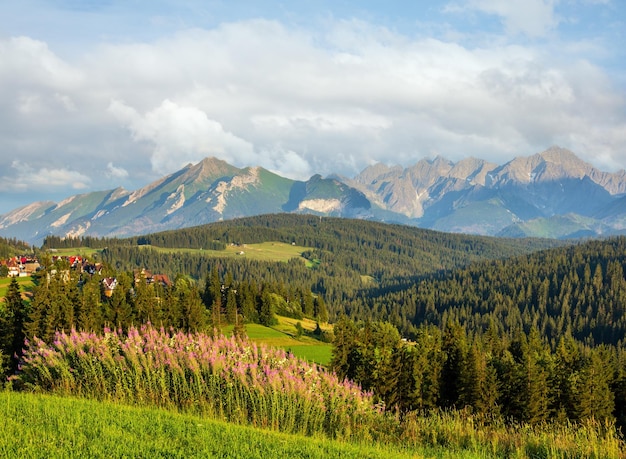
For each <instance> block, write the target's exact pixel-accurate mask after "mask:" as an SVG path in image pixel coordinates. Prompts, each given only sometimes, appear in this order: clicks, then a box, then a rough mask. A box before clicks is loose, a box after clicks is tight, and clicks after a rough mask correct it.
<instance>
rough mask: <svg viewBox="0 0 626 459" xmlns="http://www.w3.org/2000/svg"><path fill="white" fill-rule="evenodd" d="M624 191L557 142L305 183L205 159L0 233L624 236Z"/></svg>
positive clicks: (25, 215)
mask: <svg viewBox="0 0 626 459" xmlns="http://www.w3.org/2000/svg"><path fill="white" fill-rule="evenodd" d="M625 196H626V172H625V171H623V170H622V171H619V172H617V173H608V172H602V171H600V170H598V169H596V168H594V167H593V166H591V165H590V164H588V163H586V162H584V161H582V160H580V159H579V158H578V157H576V155H575V154H574V153H572V152H571V151H569V150H566V149H563V148H559V147H552V148H550V149H548V150H546V151H544V152H543V153H539V154H536V155H532V156H528V157H518V158H515V159H513V160H511V161H509V162H508V163H506V164H503V165H497V164H494V163H491V162H488V161H485V160H482V159H478V158H466V159H464V160H462V161H459V162H457V163H454V162H452V161H449V160H447V159H445V158H441V157H437V158H435V159H431V160H430V159H422V160H420V161H418V162H417V163H416V164H414V165H412V166H410V167H406V168H402V167H400V166H393V167H390V166H387V165H383V164H375V165H372V166H369V167H367V168H366V169H364V170H363V171H362V172H361V173H360V174H358V175H357V176H356V177H354V178H353V179H348V178H345V177H337V176H331V177H328V178H323V177H321V176H320V175H314V176H312V177H311V178H310V179H309V180H307V181H297V180H291V179H288V178H285V177H281V176H279V175H277V174H275V173H273V172H270V171H268V170H266V169H263V168H261V167H246V168H243V169H239V168H237V167H234V166H232V165H230V164H228V163H226V162H224V161H221V160H219V159H216V158H206V159H204V160H203V161H200V162H199V163H198V164H195V165H194V164H189V165H187V166H186V167H184V168H183V169H181V170H179V171H178V172H175V173H173V174H171V175H168V176H166V177H163V178H162V179H160V180H157V181H155V182H153V183H151V184H149V185H147V186H145V187H143V188H141V189H139V190H136V191H133V192H129V191H126V190H124V189H122V188H117V189H114V190H108V191H100V192H94V193H87V194H82V195H76V196H71V197H69V198H68V199H66V200H65V201H63V202H61V203H58V204H56V203H53V202H49V201H44V202H38V203H33V204H30V205H28V206H24V207H21V208H19V209H16V210H14V211H12V212H9V213H7V214H5V215H1V216H0V236H5V237H16V238H19V239H22V240H25V241H28V242H31V243H37V242H41V241H42V240H43V238H44V237H45V236H46V235H48V234H54V235H58V236H62V237H65V236H80V235H93V236H131V235H137V234H145V233H149V232H155V231H163V230H169V229H176V228H182V227H187V226H193V225H199V224H203V223H210V222H215V221H219V220H224V219H232V218H237V217H245V216H252V215H260V214H266V213H279V212H293V213H311V214H315V215H329V216H342V217H352V218H361V219H363V218H365V219H373V220H380V221H386V222H395V223H403V224H410V225H416V226H420V227H422V228H429V229H437V230H441V231H449V232H460V233H471V234H482V235H516V236H522V235H524V236H540V237H544V236H546V235H550V237H556V238H564V237H578V236H581V235H584V236H597V235H606V234H620V233H624V232H626V210H625V209H626V201H624V199H626V198H625Z"/></svg>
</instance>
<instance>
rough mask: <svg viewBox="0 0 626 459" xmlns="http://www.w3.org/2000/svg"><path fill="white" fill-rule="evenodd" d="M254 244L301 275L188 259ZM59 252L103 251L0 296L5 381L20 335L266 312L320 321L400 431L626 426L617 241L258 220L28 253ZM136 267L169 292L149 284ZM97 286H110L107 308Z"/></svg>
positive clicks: (267, 316)
mask: <svg viewBox="0 0 626 459" xmlns="http://www.w3.org/2000/svg"><path fill="white" fill-rule="evenodd" d="M268 241H276V242H286V243H289V244H291V243H293V244H297V245H298V246H301V247H304V252H303V253H302V258H304V259H305V260H303V259H297V258H296V259H292V260H290V261H288V262H269V261H259V260H252V259H246V258H245V257H241V258H233V257H225V256H224V257H220V256H219V252H211V254H210V255H209V254H205V253H203V252H202V251H209V250H211V251H219V250H223V249H224V248H225V247H226V246H228V245H230V244H254V243H260V242H268ZM68 247H70V248H71V247H76V248H78V247H92V248H97V249H99V252H98V253H99V255H98V256H99V257H100V260H101V261H102V263H103V269H102V271H101V272H100V273H98V274H85V273H84V272H83V273H81V272H79V271H78V270H73V269H71V267H70V266H69V265H68V264H67V262H66V261H63V260H56V261H54V262H53V261H52V259H51V258H46V257H49V255H42V259H44V263H43V264H44V265H46V266H47V268H46V269H44V270H42V271H41V272H40V273H39V274H38V276H37V279H36V286H35V288H34V290H33V296H32V300H31V301H30V303H29V304H28V305H26V304H25V303H24V302H23V301H22V300H21V298H20V296H19V292H16V286H15V285H13V284H11V288H10V291H9V294H7V297H6V303H5V308H4V312H3V315H2V322H0V326H2V328H3V330H4V333H3V342H2V350H3V354H4V372H5V374H10V373H11V372H14V371H15V370H16V369H17V368H18V363H19V352H20V344H19V343H20V342H22V340H23V339H24V338H26V339H33V338H34V337H37V338H39V339H41V340H43V341H44V342H50V341H51V340H53V339H54V337H55V333H56V332H58V331H60V330H65V331H68V330H71V329H77V330H84V331H98V330H102V329H103V328H104V327H111V328H115V329H119V330H128V329H131V328H132V327H135V326H140V325H141V324H145V323H148V322H149V323H151V324H153V325H156V326H162V327H165V328H171V329H175V330H180V331H183V332H196V331H212V330H218V331H219V330H220V329H221V327H223V326H226V325H234V326H235V331H234V333H235V334H237V333H241V334H244V333H245V327H244V324H245V323H250V322H257V323H262V324H265V325H271V324H272V323H273V322H274V320H275V315H276V314H280V315H287V316H291V317H295V318H302V317H309V318H313V319H315V320H317V321H318V322H327V321H329V322H331V323H333V324H334V329H333V333H332V336H327V338H328V339H332V340H333V344H334V350H333V359H332V362H331V364H330V367H331V369H332V370H333V371H334V372H336V374H337V375H338V377H339V378H340V380H341V379H343V378H347V379H349V380H352V381H355V382H357V383H358V384H359V385H360V386H361V387H362V388H363V389H364V390H366V391H371V393H372V394H373V396H374V398H375V399H376V400H379V401H381V402H384V406H385V407H386V409H387V410H390V411H393V412H396V413H399V414H400V415H402V416H404V415H408V413H421V414H425V413H429V412H438V411H439V410H441V409H444V410H448V409H459V410H468V411H469V412H471V413H473V414H474V415H476V416H479V417H480V419H482V420H483V421H484V422H490V421H489V420H491V421H493V422H496V420H497V421H498V422H501V421H504V422H520V423H528V424H542V423H545V422H551V421H554V422H563V423H567V422H575V423H576V422H585V421H589V420H601V421H603V422H604V421H606V422H609V423H612V422H615V423H616V424H617V426H620V427H622V428H623V427H624V426H626V348H625V344H626V341H625V339H624V337H625V336H626V318H625V314H624V311H625V307H626V277H625V273H626V238H624V237H616V238H610V239H606V240H591V241H571V242H569V243H564V242H556V241H549V240H532V239H496V238H483V237H474V236H465V235H453V234H444V233H438V232H433V231H425V230H419V229H416V228H410V227H404V226H400V225H386V224H381V223H373V222H364V221H356V220H344V219H332V218H323V219H322V218H318V217H311V216H297V215H271V216H263V217H253V218H246V219H241V220H235V221H230V222H220V223H215V224H211V225H206V226H201V227H195V228H189V229H185V230H178V231H172V232H166V233H159V234H154V235H145V236H141V237H136V238H129V239H98V238H83V239H64V240H61V239H59V238H56V237H50V238H48V239H47V240H46V242H45V244H44V246H43V247H42V249H41V253H42V254H44V253H45V250H46V249H52V248H56V249H59V248H68ZM161 249H172V250H161ZM174 249H196V250H185V251H182V250H178V251H177V250H174ZM200 249H202V250H200ZM305 261H308V262H309V263H305ZM64 263H66V264H64ZM141 269H148V270H150V271H152V272H154V273H157V272H159V273H165V274H167V276H169V278H170V279H172V281H171V283H170V284H164V283H159V282H154V283H147V282H145V279H143V278H142V275H141V274H140V272H141V271H140V270H141ZM138 273H139V274H138ZM104 278H115V279H116V282H117V287H116V288H115V290H113V292H112V294H110V295H106V294H105V291H104V290H103V282H102V281H103V279H104Z"/></svg>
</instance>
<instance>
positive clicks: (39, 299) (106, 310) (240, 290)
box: [0, 258, 328, 375]
mask: <svg viewBox="0 0 626 459" xmlns="http://www.w3.org/2000/svg"><path fill="white" fill-rule="evenodd" d="M42 262H43V263H44V266H45V269H43V270H41V271H39V272H38V273H37V275H36V277H35V286H34V288H33V290H32V298H31V300H30V302H25V301H24V300H23V299H22V297H21V293H20V287H19V284H18V283H17V281H16V280H15V279H12V282H11V283H10V285H9V289H8V292H7V295H6V298H5V303H4V305H3V307H0V336H1V337H2V339H1V341H2V342H1V343H0V352H1V354H2V368H3V372H2V373H3V374H4V375H8V374H11V373H13V372H14V371H15V370H16V369H17V365H18V362H19V358H20V353H21V351H22V348H23V347H24V339H25V338H26V339H32V338H33V337H35V336H36V337H37V338H39V339H41V340H43V341H45V342H51V341H52V339H53V338H54V336H55V333H56V332H57V331H63V330H64V331H70V330H72V329H76V330H80V331H91V332H96V333H102V331H103V330H104V329H105V327H108V328H113V329H120V330H127V329H128V328H129V327H131V326H133V325H134V326H138V325H141V324H145V323H151V324H152V325H154V326H157V327H164V328H166V329H169V328H173V329H176V330H180V331H184V332H196V331H205V332H211V333H212V332H218V333H219V332H220V331H221V329H222V327H225V326H229V325H233V326H234V333H235V334H241V335H243V334H245V328H244V324H245V323H261V324H263V325H274V324H275V323H276V314H281V315H285V316H290V317H293V318H297V319H302V318H304V317H309V318H311V319H314V320H317V321H318V322H327V321H328V311H327V308H326V304H325V302H324V300H323V298H321V297H319V296H315V295H313V294H312V293H311V292H310V291H304V290H301V289H298V288H296V287H294V286H287V285H285V284H276V283H274V284H273V283H263V282H257V281H235V280H234V278H233V275H232V274H231V273H229V272H226V271H224V270H222V269H220V268H219V267H218V266H217V265H216V266H214V267H213V269H211V271H210V272H209V273H208V274H207V276H206V278H205V280H204V284H202V283H199V282H196V281H195V280H193V279H192V278H190V277H188V276H185V275H182V274H178V275H176V276H175V278H174V280H173V282H172V283H171V285H165V284H164V283H162V282H147V279H146V277H145V276H144V275H143V274H142V273H141V271H139V272H132V271H118V270H116V269H114V268H112V267H106V266H105V267H104V268H103V270H102V272H99V273H95V274H87V273H83V272H80V270H79V269H73V268H71V267H70V265H69V263H68V261H67V260H64V259H61V258H59V259H57V260H56V261H54V262H53V263H52V262H51V260H50V259H48V260H42ZM105 278H108V279H115V288H113V289H112V290H109V291H108V292H107V287H106V286H105V284H104V283H103V280H104V279H105Z"/></svg>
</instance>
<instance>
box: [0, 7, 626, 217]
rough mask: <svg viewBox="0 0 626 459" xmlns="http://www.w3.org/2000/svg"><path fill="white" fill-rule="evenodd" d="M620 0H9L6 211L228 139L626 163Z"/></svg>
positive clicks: (329, 170)
mask: <svg viewBox="0 0 626 459" xmlns="http://www.w3.org/2000/svg"><path fill="white" fill-rule="evenodd" d="M625 31H626V2H624V1H622V0H440V1H418V0H414V1H398V0H386V1H375V0H362V1H349V0H315V1H313V0H299V1H280V0H238V1H233V0H224V1H220V0H180V1H179V0H176V1H175V0H151V1H140V0H101V1H99V0H84V1H82V0H45V1H44V0H20V1H19V2H9V1H6V2H0V180H1V181H0V183H1V184H2V185H1V186H0V214H3V213H6V212H8V211H10V210H12V209H15V208H17V207H19V206H22V205H26V204H28V203H31V202H34V201H41V200H52V201H56V202H58V201H60V200H62V199H64V198H65V197H68V196H71V195H74V194H79V193H87V192H90V191H98V190H108V189H113V188H116V187H118V186H121V187H124V188H126V189H127V190H131V191H132V190H136V189H138V188H140V187H142V186H145V185H147V184H148V183H150V182H152V181H154V180H156V179H158V178H160V177H162V176H164V175H166V174H169V173H172V172H175V171H177V170H179V169H180V168H182V167H184V166H185V165H187V164H189V163H196V162H198V161H200V160H202V159H203V158H205V157H208V156H214V157H217V158H220V159H223V160H225V161H227V162H228V163H230V164H233V165H235V166H237V167H247V166H262V167H265V168H266V169H269V170H271V171H273V172H276V173H279V174H281V175H283V176H286V177H290V178H293V179H300V180H306V179H308V178H309V177H310V176H311V175H313V174H317V173H319V174H321V175H323V176H327V175H330V174H340V175H344V176H348V177H354V176H355V175H356V174H358V173H359V172H360V171H361V170H363V169H364V168H366V167H367V166H369V165H372V164H375V163H378V162H381V163H385V164H388V165H401V166H410V165H412V164H415V163H416V162H417V161H419V160H420V159H423V158H434V157H436V156H443V157H445V158H447V159H449V160H451V161H458V160H461V159H463V158H466V157H470V156H471V157H477V158H481V159H485V160H489V161H492V162H495V163H497V164H504V163H506V162H507V161H510V160H511V159H513V158H514V157H516V156H530V155H533V154H536V153H540V152H542V151H544V150H546V149H548V148H549V147H551V146H553V145H558V146H561V147H564V148H568V149H570V150H572V151H573V152H574V153H575V154H576V155H578V156H579V157H580V158H582V159H583V160H585V161H587V162H589V163H591V164H593V165H594V166H595V167H597V168H599V169H601V170H604V171H609V172H614V171H617V170H620V169H624V168H626V47H625V46H623V43H626V37H625V36H624V35H625Z"/></svg>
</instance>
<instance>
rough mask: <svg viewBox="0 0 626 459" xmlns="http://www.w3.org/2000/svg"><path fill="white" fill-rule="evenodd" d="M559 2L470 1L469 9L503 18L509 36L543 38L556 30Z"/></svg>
mask: <svg viewBox="0 0 626 459" xmlns="http://www.w3.org/2000/svg"><path fill="white" fill-rule="evenodd" d="M558 3H559V0H524V1H516V0H469V1H468V2H467V5H466V6H467V8H469V9H474V10H478V11H482V12H483V13H487V14H494V15H497V16H499V17H500V18H501V20H502V22H503V24H504V26H505V28H506V30H507V32H508V33H509V34H524V35H528V36H529V37H533V38H535V37H543V36H545V35H547V34H548V33H550V32H551V31H552V30H554V29H555V28H556V27H557V26H558V24H559V22H560V19H559V17H558V15H557V14H556V13H555V11H554V7H555V5H556V4H558Z"/></svg>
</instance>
